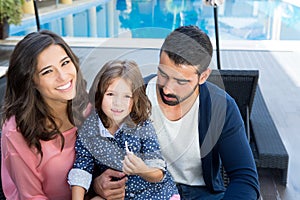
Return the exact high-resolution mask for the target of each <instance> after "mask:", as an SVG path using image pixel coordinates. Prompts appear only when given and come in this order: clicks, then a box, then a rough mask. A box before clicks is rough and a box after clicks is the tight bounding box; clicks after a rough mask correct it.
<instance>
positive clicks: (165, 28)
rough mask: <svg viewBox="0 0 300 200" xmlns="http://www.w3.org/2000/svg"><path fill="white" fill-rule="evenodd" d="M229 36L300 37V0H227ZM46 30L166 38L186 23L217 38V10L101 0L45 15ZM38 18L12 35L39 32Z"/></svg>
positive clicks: (223, 23)
mask: <svg viewBox="0 0 300 200" xmlns="http://www.w3.org/2000/svg"><path fill="white" fill-rule="evenodd" d="M218 20H219V23H218V24H219V35H220V39H225V40H300V34H299V32H300V3H299V2H298V1H297V0H282V1H273V0H272V1H270V0H260V1H255V0H254V1H253V0H252V1H244V0H226V1H225V3H224V4H223V5H222V6H220V7H218ZM40 23H41V29H49V30H52V31H54V32H56V33H58V34H60V35H62V36H72V37H101V38H102V37H104V38H110V37H131V38H164V37H165V36H166V35H167V34H168V33H169V32H170V31H171V30H173V29H174V28H176V27H178V26H180V25H189V24H193V25H197V26H199V27H200V28H201V29H203V30H204V31H205V32H207V33H208V35H209V36H211V37H214V36H215V27H214V18H213V8H212V7H208V6H205V5H203V4H202V0H131V1H130V0H101V1H99V0H97V1H90V2H88V3H84V4H82V5H78V6H76V7H75V6H73V7H69V8H66V9H62V10H61V9H60V10H57V11H53V12H51V13H48V14H44V15H41V16H40ZM35 30H36V25H35V19H34V18H31V19H26V20H23V22H22V24H21V25H20V26H13V25H12V26H10V35H11V36H23V35H26V34H27V33H28V32H31V31H35Z"/></svg>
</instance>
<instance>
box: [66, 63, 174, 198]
mask: <svg viewBox="0 0 300 200" xmlns="http://www.w3.org/2000/svg"><path fill="white" fill-rule="evenodd" d="M89 95H90V101H91V102H92V103H93V102H94V103H93V104H94V106H95V111H92V113H91V115H90V116H89V117H88V118H87V120H86V121H85V122H84V124H83V126H82V127H81V128H80V129H79V131H78V138H77V141H76V148H75V151H76V161H75V163H74V166H73V169H72V170H71V171H70V173H69V183H70V185H71V186H72V198H73V199H81V200H82V199H83V198H84V194H85V192H86V191H87V190H88V189H89V187H90V183H91V181H92V174H93V169H94V167H100V168H101V167H102V168H103V167H106V168H112V169H115V170H119V171H123V172H125V173H126V174H127V176H128V177H127V178H128V181H127V183H126V192H125V199H172V198H173V199H178V198H179V196H178V191H177V188H176V186H175V184H174V182H173V181H172V178H171V175H170V174H169V172H168V171H167V170H166V164H165V161H164V160H163V158H162V156H161V152H160V148H159V144H158V141H157V136H156V133H155V130H154V127H153V126H152V123H151V122H150V121H149V119H148V118H149V115H150V111H151V103H150V101H149V99H148V98H147V96H146V94H145V87H144V82H143V78H142V75H141V73H140V71H139V68H138V66H137V64H136V63H135V62H132V61H110V62H108V63H106V64H105V65H104V66H103V68H102V69H101V70H100V72H99V73H98V75H97V76H96V78H95V80H94V83H93V85H92V87H91V90H90V93H89Z"/></svg>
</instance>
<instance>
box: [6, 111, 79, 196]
mask: <svg viewBox="0 0 300 200" xmlns="http://www.w3.org/2000/svg"><path fill="white" fill-rule="evenodd" d="M76 131H77V128H76V127H74V128H72V129H70V130H68V131H65V132H63V135H64V137H65V145H64V148H63V150H62V151H61V143H60V138H59V137H58V138H57V139H55V140H51V141H41V145H42V151H43V159H42V162H41V163H40V155H38V154H37V153H36V150H35V149H34V148H31V149H30V148H28V145H27V143H26V141H25V140H24V138H23V136H22V135H21V133H20V132H18V131H17V130H16V122H15V117H11V118H10V119H9V120H8V121H6V123H5V124H4V125H3V129H2V139H1V147H2V168H1V176H2V185H3V191H4V194H5V196H6V198H7V199H8V200H22V199H31V200H35V199H39V200H45V199H55V200H69V199H71V189H70V186H69V184H68V183H67V175H68V172H69V170H70V169H71V168H72V166H73V162H74V160H75V150H74V147H75V140H76ZM39 163H40V165H39Z"/></svg>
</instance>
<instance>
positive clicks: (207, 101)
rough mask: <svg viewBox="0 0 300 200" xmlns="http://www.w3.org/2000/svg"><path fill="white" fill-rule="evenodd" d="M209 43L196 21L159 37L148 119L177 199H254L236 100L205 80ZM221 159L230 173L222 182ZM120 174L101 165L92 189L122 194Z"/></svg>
mask: <svg viewBox="0 0 300 200" xmlns="http://www.w3.org/2000/svg"><path fill="white" fill-rule="evenodd" d="M212 52H213V48H212V44H211V42H210V40H209V38H208V36H207V35H206V34H205V33H204V32H203V31H201V30H200V29H199V28H198V27H196V26H182V27H179V28H177V29H176V30H174V31H173V32H172V33H171V34H170V35H169V36H168V37H167V38H166V39H165V41H164V43H163V45H162V47H161V51H160V63H159V66H158V72H157V75H156V76H155V75H154V76H149V77H147V78H145V82H146V84H147V95H148V97H149V99H150V100H151V103H152V116H151V118H152V120H153V123H154V127H155V129H156V131H157V135H158V139H159V143H160V146H161V151H162V154H163V156H164V158H165V159H166V162H167V164H168V165H167V166H168V169H169V171H170V173H171V174H172V176H173V178H174V180H175V182H176V183H177V187H178V190H179V192H180V196H181V199H187V200H190V199H224V200H225V199H230V200H233V199H239V200H241V199H245V200H250V199H258V198H259V183H258V175H257V171H256V166H255V162H254V158H253V155H252V152H251V149H250V146H249V143H248V140H247V138H246V133H245V127H244V123H243V120H242V117H241V115H240V113H239V110H238V107H237V105H236V103H235V101H234V100H233V99H232V98H231V97H230V96H229V95H228V94H227V93H226V92H225V91H224V90H222V89H220V88H218V87H217V86H215V85H213V84H211V83H209V82H206V80H207V78H208V77H209V75H210V72H211V70H210V69H209V68H208V66H209V64H210V62H211V57H212ZM221 165H223V166H224V168H225V170H226V172H227V174H228V176H229V179H230V183H229V185H228V186H227V187H224V185H223V181H222V177H221V174H220V166H221ZM111 176H117V177H122V176H124V174H122V173H120V172H114V171H112V170H107V171H105V172H104V173H103V174H102V175H101V176H100V177H98V178H97V181H96V183H95V189H96V191H97V192H98V193H99V194H100V195H101V196H103V197H105V198H106V199H118V198H119V197H122V196H123V195H124V183H125V181H126V180H124V179H123V180H121V181H117V182H111V181H109V180H110V177H111Z"/></svg>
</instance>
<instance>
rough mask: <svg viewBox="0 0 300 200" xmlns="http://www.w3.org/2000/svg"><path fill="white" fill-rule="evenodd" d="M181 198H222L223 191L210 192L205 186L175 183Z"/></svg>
mask: <svg viewBox="0 0 300 200" xmlns="http://www.w3.org/2000/svg"><path fill="white" fill-rule="evenodd" d="M177 188H178V191H179V194H180V199H181V200H222V199H223V196H224V192H221V193H210V192H209V190H208V189H207V188H206V187H205V186H189V185H184V184H177Z"/></svg>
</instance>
